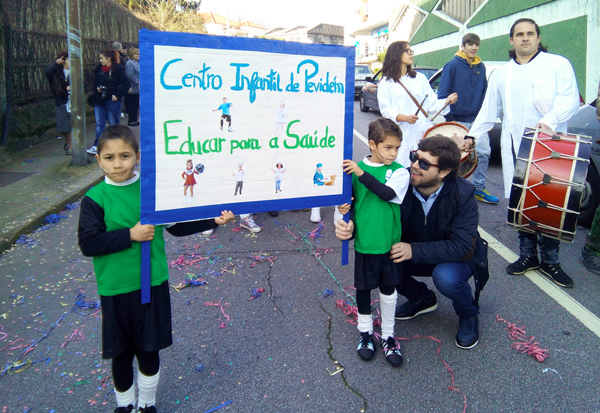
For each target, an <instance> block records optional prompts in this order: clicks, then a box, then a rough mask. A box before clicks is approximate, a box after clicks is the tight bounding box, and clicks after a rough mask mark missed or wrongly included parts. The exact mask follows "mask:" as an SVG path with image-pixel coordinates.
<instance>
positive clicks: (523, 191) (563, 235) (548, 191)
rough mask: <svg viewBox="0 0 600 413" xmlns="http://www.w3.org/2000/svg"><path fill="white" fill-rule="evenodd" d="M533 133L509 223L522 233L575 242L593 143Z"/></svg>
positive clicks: (522, 152)
mask: <svg viewBox="0 0 600 413" xmlns="http://www.w3.org/2000/svg"><path fill="white" fill-rule="evenodd" d="M530 130H531V129H530ZM532 131H533V132H530V133H526V134H525V136H523V139H522V140H521V146H520V148H519V155H518V156H517V160H516V162H515V173H514V176H513V182H512V187H511V189H510V201H509V204H508V219H507V222H508V224H509V225H510V226H512V227H513V228H515V229H516V230H519V231H526V232H532V233H541V234H544V235H546V236H548V237H551V238H556V239H559V240H562V241H567V242H573V238H574V237H575V230H576V229H577V217H578V216H579V206H580V204H581V195H582V192H583V189H584V186H585V177H586V174H587V170H588V165H589V159H590V153H591V150H592V145H591V138H590V137H589V136H583V135H570V134H566V133H561V132H551V131H544V130H539V129H537V130H536V129H533V130H532Z"/></svg>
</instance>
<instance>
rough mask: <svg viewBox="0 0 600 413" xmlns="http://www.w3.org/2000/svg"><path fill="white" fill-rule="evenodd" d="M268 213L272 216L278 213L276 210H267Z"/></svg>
mask: <svg viewBox="0 0 600 413" xmlns="http://www.w3.org/2000/svg"><path fill="white" fill-rule="evenodd" d="M269 215H271V216H272V217H276V216H277V215H279V212H278V211H269Z"/></svg>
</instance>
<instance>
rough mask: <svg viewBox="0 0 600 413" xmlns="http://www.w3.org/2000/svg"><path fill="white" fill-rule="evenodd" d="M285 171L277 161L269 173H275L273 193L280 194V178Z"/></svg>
mask: <svg viewBox="0 0 600 413" xmlns="http://www.w3.org/2000/svg"><path fill="white" fill-rule="evenodd" d="M285 169H286V168H284V167H283V164H282V163H281V162H279V161H277V164H276V165H275V169H271V171H273V172H274V173H275V193H277V192H281V178H282V177H283V174H284V173H285Z"/></svg>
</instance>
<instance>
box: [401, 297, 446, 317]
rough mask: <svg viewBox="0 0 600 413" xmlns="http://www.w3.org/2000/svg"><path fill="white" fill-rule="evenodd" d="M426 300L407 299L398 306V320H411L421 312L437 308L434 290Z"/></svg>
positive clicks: (428, 311)
mask: <svg viewBox="0 0 600 413" xmlns="http://www.w3.org/2000/svg"><path fill="white" fill-rule="evenodd" d="M429 293H430V295H429V297H428V298H426V299H424V300H417V301H407V302H405V303H404V304H400V305H399V306H397V307H396V320H410V319H411V318H415V317H416V316H418V315H419V314H425V313H430V312H432V311H434V310H435V309H436V308H437V299H436V298H435V294H434V292H433V291H429Z"/></svg>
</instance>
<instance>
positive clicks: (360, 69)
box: [354, 64, 373, 96]
mask: <svg viewBox="0 0 600 413" xmlns="http://www.w3.org/2000/svg"><path fill="white" fill-rule="evenodd" d="M371 76H373V71H372V70H371V66H369V65H363V64H357V65H356V66H355V69H354V96H358V95H360V90H361V89H362V87H363V86H364V85H365V84H366V83H367V80H366V79H367V77H371Z"/></svg>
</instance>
